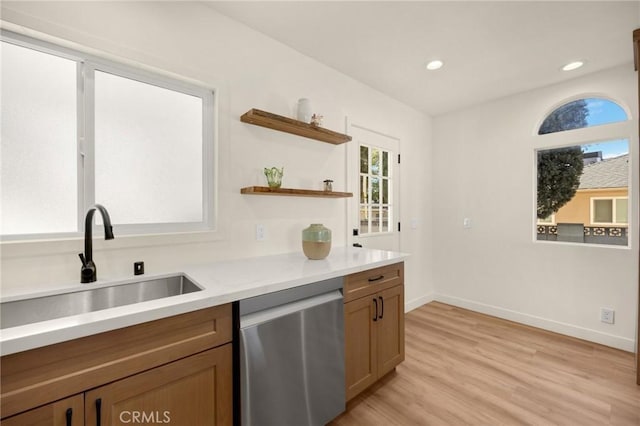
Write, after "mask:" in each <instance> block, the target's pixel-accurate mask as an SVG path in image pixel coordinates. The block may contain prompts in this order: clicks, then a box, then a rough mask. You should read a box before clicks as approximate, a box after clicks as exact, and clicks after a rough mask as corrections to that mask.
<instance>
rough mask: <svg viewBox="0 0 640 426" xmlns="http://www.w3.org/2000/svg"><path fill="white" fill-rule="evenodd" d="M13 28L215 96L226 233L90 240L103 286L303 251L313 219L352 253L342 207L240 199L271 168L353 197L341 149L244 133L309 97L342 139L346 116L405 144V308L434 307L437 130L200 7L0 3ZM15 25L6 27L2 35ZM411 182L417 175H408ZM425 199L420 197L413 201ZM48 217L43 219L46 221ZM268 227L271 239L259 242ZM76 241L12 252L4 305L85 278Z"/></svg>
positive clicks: (9, 246) (5, 271)
mask: <svg viewBox="0 0 640 426" xmlns="http://www.w3.org/2000/svg"><path fill="white" fill-rule="evenodd" d="M2 19H3V21H4V23H5V27H6V28H10V29H11V28H14V29H15V28H17V27H18V28H19V27H22V28H21V31H23V32H27V33H28V32H30V31H31V30H35V31H37V32H40V33H44V34H48V35H50V36H54V37H56V38H60V39H63V40H66V41H69V42H72V44H77V46H76V47H79V48H81V49H84V50H87V49H88V50H92V51H94V53H95V52H99V54H101V55H105V54H106V55H109V56H115V57H118V58H120V59H123V60H126V61H135V62H137V63H140V64H144V65H146V66H151V67H154V68H157V69H161V70H165V71H168V72H171V73H175V74H178V75H181V76H184V77H187V78H190V79H195V80H198V81H200V82H203V83H205V84H207V85H210V86H212V87H214V88H216V89H217V94H218V107H219V115H218V117H219V133H218V137H219V138H218V140H219V163H218V166H219V169H218V174H219V214H220V222H219V232H218V233H217V235H216V236H213V237H212V236H211V235H182V236H173V237H167V236H162V237H134V238H131V237H130V238H126V237H118V236H116V239H115V240H113V241H106V242H105V241H102V240H100V241H98V240H96V243H95V248H96V250H95V253H94V258H95V260H96V264H97V265H98V271H99V277H100V278H101V279H109V278H123V277H128V276H131V275H132V268H133V266H132V265H133V262H134V261H138V260H144V261H145V266H146V271H147V273H159V272H164V271H168V270H175V269H179V268H180V267H181V266H182V265H185V264H192V263H200V262H207V261H215V260H220V259H226V258H241V257H249V256H256V255H266V254H272V253H282V252H290V251H299V250H300V249H301V247H300V232H301V230H302V229H303V228H304V227H306V226H307V225H308V224H309V223H311V222H322V223H324V224H325V225H327V226H328V227H329V228H331V229H332V230H333V239H334V245H335V246H341V245H346V244H347V243H348V233H347V228H348V227H349V224H350V223H351V221H347V218H346V214H345V212H346V203H347V201H346V200H332V199H313V198H311V199H307V198H293V197H291V198H289V197H259V196H244V195H240V193H239V190H240V188H241V187H244V186H250V185H263V184H264V177H263V175H262V168H263V167H265V166H273V165H277V166H284V167H285V177H284V184H285V186H287V187H300V188H311V189H314V188H316V189H320V188H321V182H322V181H323V180H324V179H326V178H332V179H333V180H334V188H335V189H336V190H344V189H345V188H344V184H345V180H346V161H345V159H346V148H345V146H344V145H342V146H333V145H330V144H324V143H320V142H316V141H312V140H307V139H303V138H299V137H296V136H293V135H288V134H285V133H280V132H275V131H271V130H268V129H264V128H260V127H256V126H251V125H247V124H244V123H241V122H240V121H239V117H240V115H241V114H243V113H244V112H246V111H247V110H249V109H250V108H254V107H255V108H260V109H264V110H267V111H271V112H275V113H279V114H282V115H288V116H293V115H294V113H295V104H296V101H297V99H298V98H300V97H308V98H310V99H311V100H312V103H313V109H314V111H317V112H319V113H322V114H323V115H324V116H325V124H324V125H325V126H326V127H327V128H329V129H334V130H337V131H345V121H346V117H349V119H353V121H354V122H357V123H358V124H359V125H363V126H367V127H370V128H372V129H375V130H377V131H380V132H383V133H386V134H389V135H393V136H395V137H397V138H399V139H400V140H401V151H402V153H403V158H405V159H406V161H403V164H402V169H401V174H402V176H401V179H402V182H403V188H402V191H401V197H402V199H401V214H402V218H403V220H405V221H406V222H408V220H409V219H408V218H420V227H419V229H418V230H415V231H411V232H404V233H403V234H402V237H401V250H402V251H405V252H408V253H411V254H412V257H411V258H409V260H408V261H407V262H406V267H405V270H406V301H407V305H409V306H412V307H414V306H416V305H418V304H419V303H420V302H423V301H426V300H428V299H429V297H430V295H431V294H432V292H433V287H432V283H431V269H432V268H431V262H430V259H431V251H430V250H431V243H430V241H431V229H430V224H431V220H430V216H429V214H428V213H425V211H427V209H428V206H430V205H431V173H430V169H431V167H430V165H429V162H430V160H429V159H430V158H431V154H430V133H431V129H430V126H431V120H430V118H429V117H427V116H425V115H424V114H422V113H420V112H418V111H416V110H414V109H411V108H409V107H407V106H405V105H403V104H401V103H399V102H397V101H395V100H392V99H390V98H389V97H387V96H385V95H382V94H380V93H379V92H377V91H374V90H373V89H371V88H369V87H367V86H365V85H363V84H361V83H359V82H357V81H355V80H353V79H351V78H349V77H347V76H345V75H343V74H340V73H338V72H336V71H335V70H333V69H331V68H329V67H326V66H324V65H322V64H320V63H318V62H316V61H315V60H312V59H310V58H308V57H306V56H303V55H301V54H299V53H297V52H295V51H293V50H292V49H290V48H288V47H286V46H284V45H282V44H280V43H278V42H276V41H274V40H272V39H269V38H267V37H265V36H263V35H261V34H259V33H257V32H255V31H253V30H251V29H249V28H247V27H245V26H244V25H241V24H239V23H237V22H236V21H233V20H231V19H228V18H226V17H224V16H223V15H220V14H219V13H217V12H215V11H213V10H212V9H210V8H208V7H206V6H205V5H202V4H198V3H195V2H153V3H152V2H111V3H96V2H68V3H67V2H42V3H36V2H2ZM7 23H8V24H7ZM409 176H410V178H409ZM416 193H419V194H420V195H421V196H420V197H415V196H413V194H416ZM43 214H46V212H43ZM257 223H261V224H264V225H265V227H266V230H267V239H266V241H262V242H257V241H255V225H256V224H257ZM82 248H83V244H82V241H81V240H79V239H77V240H73V241H67V242H62V243H60V242H40V243H3V244H2V265H1V266H2V292H3V294H4V295H7V294H12V293H19V292H24V291H29V290H32V289H35V288H42V287H46V288H50V287H52V286H54V285H57V284H56V283H60V282H77V280H79V271H80V262H79V260H78V258H77V253H79V252H81V251H82Z"/></svg>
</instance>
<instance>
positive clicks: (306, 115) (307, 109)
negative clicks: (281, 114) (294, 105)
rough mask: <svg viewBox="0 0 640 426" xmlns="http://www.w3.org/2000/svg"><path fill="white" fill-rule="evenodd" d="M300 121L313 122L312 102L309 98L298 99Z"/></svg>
mask: <svg viewBox="0 0 640 426" xmlns="http://www.w3.org/2000/svg"><path fill="white" fill-rule="evenodd" d="M297 117H298V121H302V122H305V123H310V122H311V102H310V101H309V99H307V98H300V99H298V115H297Z"/></svg>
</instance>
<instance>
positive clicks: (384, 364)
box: [377, 285, 404, 377]
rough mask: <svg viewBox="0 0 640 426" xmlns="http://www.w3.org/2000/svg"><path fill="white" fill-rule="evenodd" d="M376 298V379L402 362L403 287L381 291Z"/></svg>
mask: <svg viewBox="0 0 640 426" xmlns="http://www.w3.org/2000/svg"><path fill="white" fill-rule="evenodd" d="M377 296H378V309H379V310H380V312H379V315H378V321H377V327H378V330H377V331H378V366H377V367H378V377H382V376H384V375H385V374H387V373H388V372H389V371H391V370H393V369H394V367H395V366H396V365H398V364H400V363H401V362H402V361H404V286H402V285H399V286H396V287H392V288H390V289H387V290H384V291H381V292H380V293H378V294H377Z"/></svg>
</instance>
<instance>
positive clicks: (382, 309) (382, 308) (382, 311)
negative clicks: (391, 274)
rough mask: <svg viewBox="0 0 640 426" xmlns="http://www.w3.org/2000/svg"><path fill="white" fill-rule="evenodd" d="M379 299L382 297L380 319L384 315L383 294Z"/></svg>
mask: <svg viewBox="0 0 640 426" xmlns="http://www.w3.org/2000/svg"><path fill="white" fill-rule="evenodd" d="M378 299H380V316H379V317H378V319H382V317H383V316H384V299H383V298H382V296H379V297H378Z"/></svg>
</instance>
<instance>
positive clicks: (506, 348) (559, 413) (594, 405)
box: [331, 302, 640, 426]
mask: <svg viewBox="0 0 640 426" xmlns="http://www.w3.org/2000/svg"><path fill="white" fill-rule="evenodd" d="M405 327H406V342H405V344H406V359H405V361H404V362H403V363H402V364H400V365H399V366H398V367H397V369H396V371H395V372H392V373H390V374H389V375H387V376H386V377H385V378H383V379H382V381H381V382H380V383H379V384H376V385H375V386H374V387H373V388H371V389H369V390H367V391H365V392H364V393H363V394H361V395H359V396H358V397H356V398H355V399H354V400H353V401H351V403H350V404H349V406H348V410H347V412H346V413H344V414H343V415H342V416H340V417H339V418H338V419H336V420H335V421H334V422H332V423H331V425H333V426H345V425H367V426H373V425H440V424H447V425H518V424H532V425H554V424H558V425H578V426H583V425H633V426H638V425H640V386H637V385H636V384H635V370H634V362H635V361H634V355H633V354H632V353H628V352H623V351H620V350H616V349H611V348H608V347H606V346H601V345H597V344H594V343H589V342H585V341H583V340H578V339H574V338H571V337H566V336H561V335H558V334H554V333H550V332H547V331H543V330H540V329H536V328H532V327H527V326H524V325H520V324H516V323H513V322H510V321H505V320H501V319H498V318H494V317H490V316H487V315H482V314H478V313H475V312H471V311H467V310H464V309H460V308H456V307H453V306H449V305H445V304H442V303H437V302H432V303H429V304H427V305H425V306H423V307H421V308H419V309H416V310H414V311H412V312H410V313H408V314H407V315H406V323H405Z"/></svg>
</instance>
